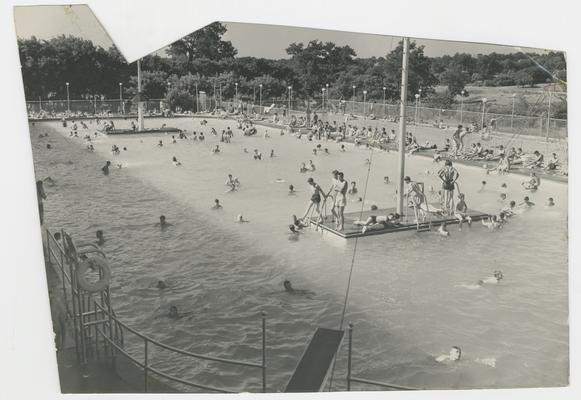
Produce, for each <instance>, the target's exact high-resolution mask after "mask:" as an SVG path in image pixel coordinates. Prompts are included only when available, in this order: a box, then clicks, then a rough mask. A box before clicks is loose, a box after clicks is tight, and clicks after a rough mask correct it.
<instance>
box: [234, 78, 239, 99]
mask: <svg viewBox="0 0 581 400" xmlns="http://www.w3.org/2000/svg"><path fill="white" fill-rule="evenodd" d="M234 87H235V88H236V89H235V90H236V92H235V95H234V101H235V102H236V101H238V82H236V83H235V84H234Z"/></svg>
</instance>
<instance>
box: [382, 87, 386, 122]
mask: <svg viewBox="0 0 581 400" xmlns="http://www.w3.org/2000/svg"><path fill="white" fill-rule="evenodd" d="M386 89H387V88H386V87H385V86H384V87H383V118H384V119H385V118H386V117H387V106H386V105H385V90H386Z"/></svg>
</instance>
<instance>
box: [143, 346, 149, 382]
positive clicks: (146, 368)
mask: <svg viewBox="0 0 581 400" xmlns="http://www.w3.org/2000/svg"><path fill="white" fill-rule="evenodd" d="M143 343H144V345H145V359H144V361H143V365H144V368H143V379H144V386H143V387H144V391H145V393H147V390H148V386H147V374H148V372H149V357H148V349H147V347H148V343H149V342H148V340H147V339H144V341H143Z"/></svg>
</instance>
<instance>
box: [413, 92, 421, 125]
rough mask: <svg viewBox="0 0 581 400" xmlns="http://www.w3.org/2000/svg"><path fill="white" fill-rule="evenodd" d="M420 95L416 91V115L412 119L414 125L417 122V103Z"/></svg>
mask: <svg viewBox="0 0 581 400" xmlns="http://www.w3.org/2000/svg"><path fill="white" fill-rule="evenodd" d="M419 99H420V95H419V94H417V93H416V115H415V116H414V121H415V123H416V125H417V124H418V105H419V104H418V103H419Z"/></svg>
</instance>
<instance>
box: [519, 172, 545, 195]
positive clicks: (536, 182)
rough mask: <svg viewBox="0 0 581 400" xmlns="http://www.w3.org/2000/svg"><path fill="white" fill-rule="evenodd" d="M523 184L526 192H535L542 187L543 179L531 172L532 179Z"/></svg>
mask: <svg viewBox="0 0 581 400" xmlns="http://www.w3.org/2000/svg"><path fill="white" fill-rule="evenodd" d="M521 184H522V186H523V187H524V188H525V189H526V190H531V191H535V190H537V189H538V188H539V186H540V185H541V178H539V177H538V176H537V174H535V173H534V172H531V179H529V180H528V181H525V182H522V183H521Z"/></svg>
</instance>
